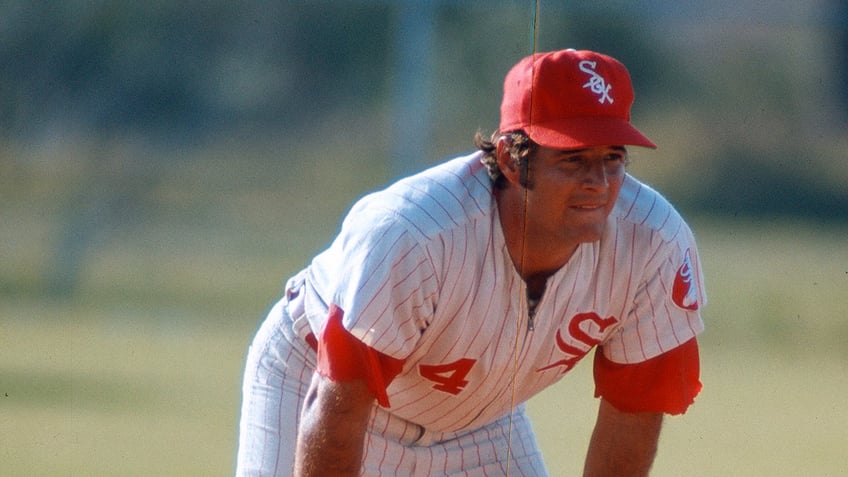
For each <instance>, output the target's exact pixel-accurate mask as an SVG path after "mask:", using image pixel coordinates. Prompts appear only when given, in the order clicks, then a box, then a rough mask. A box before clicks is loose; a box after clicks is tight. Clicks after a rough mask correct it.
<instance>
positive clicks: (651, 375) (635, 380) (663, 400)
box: [594, 338, 702, 415]
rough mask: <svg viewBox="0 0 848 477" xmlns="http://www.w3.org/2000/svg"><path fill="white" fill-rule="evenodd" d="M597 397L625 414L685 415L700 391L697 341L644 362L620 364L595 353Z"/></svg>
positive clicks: (599, 351)
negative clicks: (660, 413) (662, 413)
mask: <svg viewBox="0 0 848 477" xmlns="http://www.w3.org/2000/svg"><path fill="white" fill-rule="evenodd" d="M594 375H595V397H603V398H604V399H605V400H607V401H608V402H609V403H610V404H612V405H613V406H614V407H615V408H616V409H618V410H620V411H624V412H664V413H666V414H672V415H675V414H683V413H685V412H686V410H687V409H688V408H689V406H690V405H691V404H692V403H693V402H694V401H695V397H696V396H697V395H698V393H699V392H700V391H701V387H702V385H701V381H700V358H699V352H698V341H697V339H695V338H692V339H691V340H689V341H687V342H686V343H684V344H682V345H681V346H678V347H677V348H674V349H672V350H670V351H667V352H665V353H663V354H661V355H659V356H656V357H654V358H651V359H649V360H647V361H645V362H642V363H636V364H619V363H614V362H612V361H610V360H609V359H608V358H606V357H605V356H604V353H603V350H602V349H600V348H598V349H597V350H596V351H595V363H594Z"/></svg>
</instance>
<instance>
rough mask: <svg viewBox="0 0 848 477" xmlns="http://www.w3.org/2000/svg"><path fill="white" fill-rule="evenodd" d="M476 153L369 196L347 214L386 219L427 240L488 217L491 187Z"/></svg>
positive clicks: (396, 183)
mask: <svg viewBox="0 0 848 477" xmlns="http://www.w3.org/2000/svg"><path fill="white" fill-rule="evenodd" d="M479 159H480V155H479V153H474V154H469V155H466V156H461V157H457V158H454V159H451V160H448V161H446V162H443V163H440V164H438V165H435V166H433V167H431V168H429V169H426V170H424V171H422V172H420V173H417V174H415V175H412V176H409V177H406V178H404V179H401V180H399V181H397V182H395V183H394V184H392V185H390V186H389V187H387V188H385V189H383V190H380V191H378V192H374V193H372V194H369V195H368V196H366V197H364V198H363V199H362V200H360V201H359V202H358V203H357V204H356V205H355V206H354V207H353V209H352V210H351V213H350V214H349V217H356V216H358V215H360V214H367V215H372V216H373V215H375V214H376V215H381V216H389V217H391V219H393V220H399V221H400V223H401V224H403V225H405V226H407V227H408V228H411V229H413V230H415V231H417V232H418V233H420V234H421V235H422V236H423V237H424V238H431V237H432V235H434V234H437V233H438V232H440V231H443V230H445V229H447V228H452V227H454V226H458V225H461V224H464V223H468V222H469V221H473V220H475V219H476V218H479V217H482V216H485V215H487V214H488V213H490V210H491V205H492V184H491V181H490V180H489V178H488V176H487V175H486V171H485V167H484V166H483V165H482V164H481V163H480V160H479Z"/></svg>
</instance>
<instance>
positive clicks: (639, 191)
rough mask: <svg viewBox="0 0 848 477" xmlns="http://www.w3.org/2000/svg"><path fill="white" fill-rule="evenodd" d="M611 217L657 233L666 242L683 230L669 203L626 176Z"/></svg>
mask: <svg viewBox="0 0 848 477" xmlns="http://www.w3.org/2000/svg"><path fill="white" fill-rule="evenodd" d="M612 215H613V216H614V217H615V219H616V220H617V222H619V223H622V224H630V225H635V226H637V227H640V228H643V229H645V230H646V231H649V232H652V233H659V234H660V236H662V237H663V239H664V240H666V241H671V240H674V238H675V236H677V235H678V234H679V232H680V231H681V229H682V228H686V227H687V225H686V223H685V222H684V220H683V218H682V217H681V215H680V213H679V212H678V211H677V209H675V207H674V206H673V205H672V204H671V202H669V201H668V200H667V199H666V198H665V197H664V196H663V195H662V194H661V193H659V192H658V191H656V190H655V189H653V188H652V187H651V186H649V185H647V184H645V183H644V182H641V181H640V180H638V179H636V178H635V177H633V176H631V175H629V174H628V175H627V176H626V178H625V180H624V184H623V185H622V187H621V192H620V193H619V195H618V201H617V202H616V205H615V208H614V209H613V212H612Z"/></svg>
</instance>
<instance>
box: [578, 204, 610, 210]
mask: <svg viewBox="0 0 848 477" xmlns="http://www.w3.org/2000/svg"><path fill="white" fill-rule="evenodd" d="M604 207H606V204H579V205H572V206H571V208H572V209H578V210H597V209H603V208H604Z"/></svg>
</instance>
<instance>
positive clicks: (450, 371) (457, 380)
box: [418, 358, 477, 395]
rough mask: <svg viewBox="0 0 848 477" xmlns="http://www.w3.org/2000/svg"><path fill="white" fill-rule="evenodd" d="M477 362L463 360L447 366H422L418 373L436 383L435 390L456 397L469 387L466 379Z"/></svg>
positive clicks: (419, 367) (474, 360)
mask: <svg viewBox="0 0 848 477" xmlns="http://www.w3.org/2000/svg"><path fill="white" fill-rule="evenodd" d="M476 362H477V360H476V359H469V358H462V359H460V360H457V361H454V362H453V363H447V364H434V365H429V364H421V365H419V366H418V372H419V374H421V376H422V377H423V378H425V379H429V380H430V381H433V382H434V383H436V384H434V385H433V389H436V390H438V391H443V392H446V393H450V394H454V395H456V394H459V393H460V392H461V391H462V389H463V388H465V386H466V385H468V381H467V380H466V379H465V378H466V376H468V373H469V372H470V371H471V368H472V367H473V366H474V363H476Z"/></svg>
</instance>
